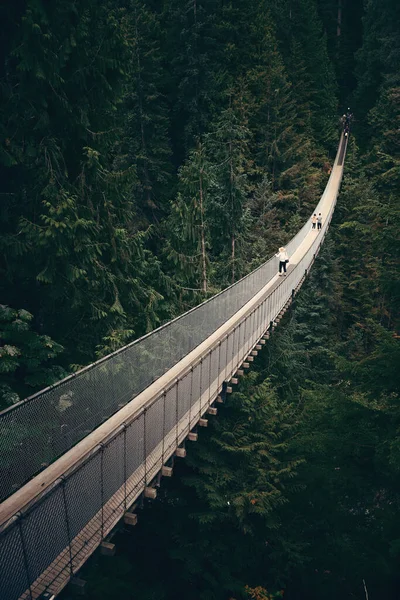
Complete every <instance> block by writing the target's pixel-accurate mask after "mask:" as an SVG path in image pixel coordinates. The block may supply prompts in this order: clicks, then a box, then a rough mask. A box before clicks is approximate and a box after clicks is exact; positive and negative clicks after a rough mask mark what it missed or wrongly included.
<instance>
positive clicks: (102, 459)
mask: <svg viewBox="0 0 400 600" xmlns="http://www.w3.org/2000/svg"><path fill="white" fill-rule="evenodd" d="M100 498H101V539H102V540H103V539H104V444H103V443H101V444H100Z"/></svg>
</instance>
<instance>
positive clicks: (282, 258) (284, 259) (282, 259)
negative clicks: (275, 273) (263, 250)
mask: <svg viewBox="0 0 400 600" xmlns="http://www.w3.org/2000/svg"><path fill="white" fill-rule="evenodd" d="M275 256H277V257H278V258H279V277H283V276H285V275H286V264H287V263H288V262H289V257H288V254H287V252H286V248H284V247H283V246H282V247H281V248H279V252H278V254H275ZM282 271H283V272H282Z"/></svg>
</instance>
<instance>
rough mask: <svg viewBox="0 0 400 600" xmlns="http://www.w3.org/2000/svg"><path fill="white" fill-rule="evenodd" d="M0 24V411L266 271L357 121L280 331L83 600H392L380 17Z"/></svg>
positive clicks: (367, 4) (332, 2) (170, 15)
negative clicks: (316, 249)
mask: <svg viewBox="0 0 400 600" xmlns="http://www.w3.org/2000/svg"><path fill="white" fill-rule="evenodd" d="M0 23H1V25H0V56H1V57H2V58H1V61H0V90H1V92H0V93H1V97H0V182H1V188H0V301H1V305H0V358H1V361H0V377H1V379H0V397H1V404H0V406H1V407H5V406H8V405H9V404H12V403H13V402H16V401H18V399H19V398H23V397H25V396H27V395H29V394H31V393H32V392H34V391H36V390H37V389H40V388H41V387H44V386H45V385H47V384H49V383H51V382H54V381H56V380H57V379H59V378H60V377H62V376H63V375H64V374H67V373H68V372H70V371H71V370H74V369H77V368H79V366H82V365H84V364H87V363H88V362H90V361H92V360H93V359H95V358H96V357H99V356H103V355H104V354H106V353H108V352H110V351H112V350H114V349H115V348H117V347H119V346H121V345H122V344H124V343H126V342H128V341H130V340H132V339H134V338H135V337H138V336H140V335H142V334H144V333H146V332H147V331H150V330H151V329H153V328H154V327H156V326H158V325H159V324H161V323H163V322H165V321H167V320H169V319H170V318H171V317H173V316H175V315H177V314H179V313H181V312H182V311H184V310H186V309H187V308H190V307H191V306H194V305H195V304H197V303H198V302H200V301H201V300H202V299H204V298H206V297H208V296H210V295H212V294H213V293H215V292H217V291H218V290H220V289H222V288H223V287H225V286H226V285H228V284H229V283H231V282H232V281H235V280H237V279H238V278H240V277H241V276H242V275H244V274H245V273H247V272H249V271H250V270H251V269H253V268H254V267H256V266H258V265H259V264H260V263H261V262H263V261H264V260H265V259H266V258H268V257H269V256H270V255H271V254H272V252H274V251H275V250H276V248H277V246H279V245H281V244H282V243H283V242H285V241H287V240H288V239H289V238H290V237H291V236H292V235H293V234H294V233H295V232H296V231H297V229H298V228H299V227H300V226H301V224H302V223H303V222H304V221H305V220H306V218H307V217H308V216H309V214H310V212H311V210H312V208H313V207H314V205H315V204H316V202H317V200H318V198H319V195H320V193H321V191H322V190H323V187H324V185H325V183H326V180H327V177H328V173H329V169H330V165H331V163H332V160H333V157H334V154H335V151H336V146H337V142H338V137H339V116H340V114H341V112H343V110H344V109H345V108H347V106H351V108H352V110H353V112H354V113H355V118H356V121H355V124H354V128H353V132H352V136H351V138H350V146H349V152H348V157H347V161H346V168H345V170H346V175H345V179H344V182H343V188H342V193H341V195H340V199H339V203H338V208H337V211H336V213H335V218H334V221H333V226H332V227H331V233H330V234H329V237H328V241H327V243H326V244H325V246H324V249H323V252H322V253H321V254H320V257H319V258H318V261H317V263H316V265H315V266H314V268H313V272H312V274H311V277H310V279H309V280H308V282H307V284H306V285H305V286H304V287H303V290H302V292H301V294H300V296H299V297H298V300H297V301H296V304H295V306H294V308H293V310H292V311H291V313H290V315H288V316H287V317H286V319H285V322H284V325H283V326H282V327H280V328H279V330H278V333H277V335H276V336H274V337H273V339H272V340H271V341H270V342H269V343H268V345H267V347H266V350H265V351H264V352H263V353H262V356H261V358H260V359H259V361H258V363H257V364H256V368H255V370H254V371H253V372H252V373H251V374H249V375H248V376H246V378H245V379H244V380H242V382H241V384H240V386H239V388H238V389H239V391H238V392H236V393H235V394H234V395H233V396H232V398H231V399H230V400H229V402H228V403H227V405H226V406H224V407H223V408H222V409H221V410H220V413H219V414H220V416H219V417H218V418H217V419H215V420H214V421H213V424H212V426H210V428H209V430H208V431H207V432H206V433H202V436H201V442H200V443H198V444H197V445H194V446H193V447H191V448H190V451H189V454H188V459H187V461H186V462H185V464H184V465H182V464H181V465H180V466H179V467H177V469H176V471H177V475H178V476H177V477H174V478H173V479H172V480H171V481H169V482H166V483H165V484H164V483H163V486H162V488H161V491H160V494H159V496H160V498H159V500H157V501H156V502H155V503H153V504H152V505H151V506H147V507H145V508H144V512H145V513H147V514H143V515H141V516H140V525H139V526H138V527H137V528H136V529H135V531H134V533H133V534H131V535H123V536H122V537H121V538H120V540H119V545H118V547H119V549H120V550H119V555H118V556H117V557H116V558H115V559H112V560H111V561H105V560H104V559H101V558H100V557H99V558H97V559H95V560H93V561H91V562H90V563H89V565H88V566H87V567H86V571H87V576H88V577H89V582H90V588H91V592H90V594H91V596H90V598H91V599H93V600H106V599H109V598H121V599H123V600H125V599H126V600H130V599H132V600H133V599H138V600H172V599H175V598H178V597H179V598H187V599H190V600H214V599H215V600H228V599H229V598H235V599H236V600H239V599H244V598H253V599H255V600H263V599H265V598H270V597H274V598H275V597H276V598H278V597H281V595H282V592H281V590H284V593H285V598H289V599H290V600H314V599H315V600H317V599H318V600H319V599H321V598H324V599H326V600H330V599H332V600H333V599H334V598H335V599H337V598H349V599H350V598H357V599H360V600H361V599H362V598H366V590H367V592H368V594H369V599H370V600H374V599H378V598H379V599H381V598H386V599H387V600H390V599H391V598H393V599H394V598H398V596H399V593H400V580H399V560H400V522H399V518H398V515H399V508H400V487H399V483H400V478H399V475H400V437H399V431H400V406H399V378H398V373H397V371H398V365H399V364H400V362H399V361H400V352H399V340H398V338H395V337H394V336H393V334H395V333H396V331H397V332H398V328H399V312H398V308H399V271H398V264H399V233H398V232H399V226H400V215H399V184H400V151H399V145H400V144H399V139H400V136H399V130H400V109H399V106H400V30H399V23H400V4H399V3H398V2H397V0H364V1H362V0H235V1H233V0H231V1H228V0H190V1H188V0H184V1H183V0H174V1H172V0H158V1H155V0H142V1H137V0H51V1H50V0H14V1H13V2H12V3H11V2H6V3H2V4H1V7H0ZM363 581H364V582H365V587H364V582H363ZM246 586H249V587H247V589H246ZM266 590H268V592H267V591H266ZM68 593H69V592H67V594H68Z"/></svg>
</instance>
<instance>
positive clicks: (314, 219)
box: [311, 213, 317, 229]
mask: <svg viewBox="0 0 400 600" xmlns="http://www.w3.org/2000/svg"><path fill="white" fill-rule="evenodd" d="M311 223H312V228H313V229H316V227H317V213H314V214H313V216H312V219H311Z"/></svg>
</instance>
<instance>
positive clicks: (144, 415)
mask: <svg viewBox="0 0 400 600" xmlns="http://www.w3.org/2000/svg"><path fill="white" fill-rule="evenodd" d="M146 415H147V407H146V408H144V410H143V458H144V485H145V486H146V485H147V441H146V438H147V431H146Z"/></svg>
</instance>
